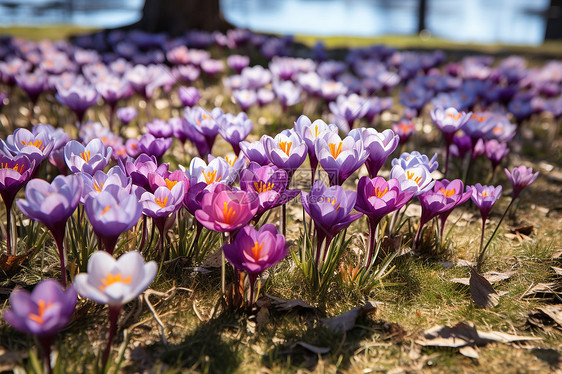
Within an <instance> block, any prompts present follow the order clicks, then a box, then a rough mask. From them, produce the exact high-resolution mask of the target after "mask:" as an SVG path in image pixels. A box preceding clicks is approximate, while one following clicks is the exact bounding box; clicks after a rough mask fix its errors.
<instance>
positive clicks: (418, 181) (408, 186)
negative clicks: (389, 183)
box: [390, 164, 435, 196]
mask: <svg viewBox="0 0 562 374" xmlns="http://www.w3.org/2000/svg"><path fill="white" fill-rule="evenodd" d="M390 178H396V179H398V181H399V182H400V186H401V187H402V190H409V191H414V196H418V195H420V194H422V193H424V192H426V191H429V190H430V189H431V188H433V185H434V184H435V181H434V180H433V178H432V177H431V172H430V171H429V169H428V168H427V167H426V166H425V165H423V164H419V165H416V166H413V167H410V168H408V169H404V168H402V166H400V165H394V166H393V167H392V169H391V170H390Z"/></svg>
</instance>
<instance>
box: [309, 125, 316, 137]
mask: <svg viewBox="0 0 562 374" xmlns="http://www.w3.org/2000/svg"><path fill="white" fill-rule="evenodd" d="M308 131H310V135H311V136H313V137H314V138H317V137H318V125H314V132H312V129H308Z"/></svg>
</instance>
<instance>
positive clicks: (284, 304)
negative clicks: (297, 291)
mask: <svg viewBox="0 0 562 374" xmlns="http://www.w3.org/2000/svg"><path fill="white" fill-rule="evenodd" d="M264 299H265V300H264ZM267 299H269V300H267ZM267 301H269V303H270V305H271V307H272V308H273V309H275V310H276V311H279V312H291V311H293V310H296V311H298V312H308V313H314V314H318V313H320V311H319V310H318V309H317V308H315V307H313V306H312V305H310V304H308V303H306V302H304V301H302V300H299V299H293V300H284V299H281V298H279V297H275V296H271V295H267V294H266V295H265V297H262V298H260V302H261V303H267ZM260 305H261V304H260Z"/></svg>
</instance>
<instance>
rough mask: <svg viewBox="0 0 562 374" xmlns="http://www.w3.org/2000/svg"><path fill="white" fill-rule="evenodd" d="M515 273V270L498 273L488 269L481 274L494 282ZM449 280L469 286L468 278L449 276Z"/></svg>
mask: <svg viewBox="0 0 562 374" xmlns="http://www.w3.org/2000/svg"><path fill="white" fill-rule="evenodd" d="M515 273H516V272H515V271H506V272H505V273H500V272H497V271H489V272H487V273H484V274H481V275H482V276H483V277H484V278H486V280H487V281H488V282H490V283H491V284H494V283H498V282H501V281H504V280H506V279H509V278H511V276H512V275H513V274H515ZM449 281H451V282H454V283H460V284H464V285H466V286H470V278H451V279H449Z"/></svg>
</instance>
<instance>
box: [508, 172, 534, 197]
mask: <svg viewBox="0 0 562 374" xmlns="http://www.w3.org/2000/svg"><path fill="white" fill-rule="evenodd" d="M504 171H505V174H506V175H507V178H508V179H509V181H510V182H511V185H512V186H513V194H512V196H513V199H515V198H517V196H519V194H520V193H521V191H522V190H523V189H524V188H525V187H527V186H528V185H530V184H531V183H533V182H534V181H535V179H537V177H538V176H539V172H538V171H537V172H536V173H534V174H533V168H528V167H526V166H525V165H521V166H518V167H516V168H514V169H513V170H512V171H511V173H510V172H509V170H507V169H504Z"/></svg>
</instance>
